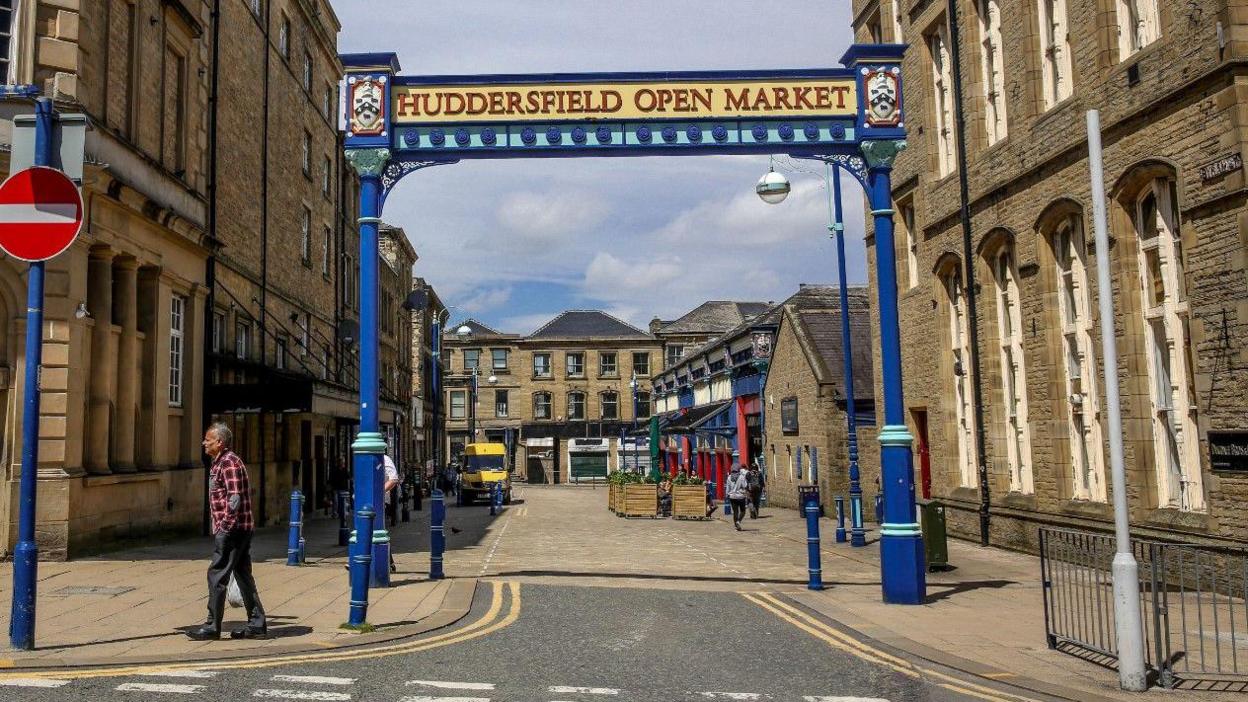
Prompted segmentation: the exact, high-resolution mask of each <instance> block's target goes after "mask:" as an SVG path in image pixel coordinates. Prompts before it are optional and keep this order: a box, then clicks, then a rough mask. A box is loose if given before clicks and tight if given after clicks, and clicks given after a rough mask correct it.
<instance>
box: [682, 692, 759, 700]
mask: <svg viewBox="0 0 1248 702" xmlns="http://www.w3.org/2000/svg"><path fill="white" fill-rule="evenodd" d="M698 694H700V695H702V696H703V697H709V698H710V699H713V700H758V699H762V697H763V696H762V695H760V694H758V693H757V692H699V693H698Z"/></svg>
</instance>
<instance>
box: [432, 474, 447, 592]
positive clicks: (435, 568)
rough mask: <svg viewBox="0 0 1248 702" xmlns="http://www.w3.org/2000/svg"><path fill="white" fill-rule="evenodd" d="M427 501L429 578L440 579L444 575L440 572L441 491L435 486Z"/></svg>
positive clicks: (443, 536)
mask: <svg viewBox="0 0 1248 702" xmlns="http://www.w3.org/2000/svg"><path fill="white" fill-rule="evenodd" d="M429 502H430V507H429V579H430V580H441V579H442V578H444V577H446V576H445V575H443V573H442V552H443V551H445V550H446V534H445V533H444V532H443V528H444V526H443V523H444V522H445V521H446V500H445V496H444V495H443V494H442V491H441V490H439V489H438V488H436V487H435V488H434V489H433V494H432V495H430V496H429Z"/></svg>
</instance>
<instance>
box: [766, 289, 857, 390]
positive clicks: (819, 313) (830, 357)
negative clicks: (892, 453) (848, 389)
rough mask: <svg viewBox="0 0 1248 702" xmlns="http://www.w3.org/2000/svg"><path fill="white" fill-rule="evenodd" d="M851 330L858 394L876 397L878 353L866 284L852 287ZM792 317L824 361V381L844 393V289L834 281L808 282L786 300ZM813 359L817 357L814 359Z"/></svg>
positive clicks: (788, 315) (786, 307)
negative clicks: (819, 283) (872, 332)
mask: <svg viewBox="0 0 1248 702" xmlns="http://www.w3.org/2000/svg"><path fill="white" fill-rule="evenodd" d="M847 292H848V297H849V334H850V341H851V342H852V343H853V347H854V349H853V351H854V358H853V360H854V396H855V397H858V398H863V399H869V398H873V397H875V371H874V363H875V354H874V353H873V351H872V347H871V297H870V292H869V291H868V289H867V288H865V287H860V286H851V287H850V288H849V290H848V291H847ZM784 310H785V313H786V316H787V318H788V319H790V320H793V319H796V320H797V321H798V325H797V328H795V329H794V331H795V332H796V333H797V335H798V338H799V339H802V340H803V341H804V342H805V343H806V344H809V346H810V347H811V350H813V352H814V353H816V354H818V357H819V359H820V360H821V361H822V362H823V366H824V367H823V369H821V370H822V372H823V378H822V379H821V382H829V383H831V384H833V385H834V386H836V387H837V388H838V390H839V391H840V392H841V394H842V395H843V394H844V388H843V387H842V382H841V368H842V365H841V364H843V363H844V358H845V357H844V354H843V349H842V345H841V300H840V289H839V288H838V287H837V286H834V285H805V286H803V287H802V288H801V289H800V290H798V291H797V294H795V295H793V297H790V298H789V299H788V300H786V301H785V302H784ZM812 360H813V359H812Z"/></svg>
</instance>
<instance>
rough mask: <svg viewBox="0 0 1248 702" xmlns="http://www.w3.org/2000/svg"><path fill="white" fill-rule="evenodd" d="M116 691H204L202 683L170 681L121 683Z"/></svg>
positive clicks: (192, 692)
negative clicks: (173, 682)
mask: <svg viewBox="0 0 1248 702" xmlns="http://www.w3.org/2000/svg"><path fill="white" fill-rule="evenodd" d="M114 689H116V690H117V691H118V692H163V693H168V694H171V695H197V694H199V693H201V692H203V691H204V686H203V685H174V684H172V683H140V682H130V683H122V684H120V685H118V686H117V687H116V688H114Z"/></svg>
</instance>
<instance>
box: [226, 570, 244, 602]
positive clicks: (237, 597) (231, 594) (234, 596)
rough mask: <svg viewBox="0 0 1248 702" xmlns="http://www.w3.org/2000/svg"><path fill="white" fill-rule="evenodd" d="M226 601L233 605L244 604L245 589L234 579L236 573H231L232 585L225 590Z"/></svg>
mask: <svg viewBox="0 0 1248 702" xmlns="http://www.w3.org/2000/svg"><path fill="white" fill-rule="evenodd" d="M225 601H226V602H228V603H229V605H230V606H231V607H242V606H243V591H242V590H240V589H239V587H238V581H237V580H235V579H234V575H233V574H231V575H230V587H229V588H227V589H226V591H225Z"/></svg>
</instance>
